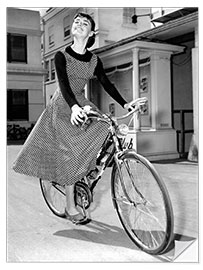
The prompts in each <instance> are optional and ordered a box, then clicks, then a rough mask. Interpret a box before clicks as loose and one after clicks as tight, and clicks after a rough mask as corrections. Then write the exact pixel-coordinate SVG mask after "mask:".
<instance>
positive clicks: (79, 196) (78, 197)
mask: <svg viewBox="0 0 203 270" xmlns="http://www.w3.org/2000/svg"><path fill="white" fill-rule="evenodd" d="M74 199H75V205H76V206H79V207H81V208H82V209H88V208H89V206H90V204H91V202H92V201H93V196H92V192H91V191H90V189H89V187H88V185H87V184H85V183H84V182H81V181H78V182H76V183H75V186H74Z"/></svg>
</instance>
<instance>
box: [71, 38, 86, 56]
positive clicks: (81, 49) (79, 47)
mask: <svg viewBox="0 0 203 270" xmlns="http://www.w3.org/2000/svg"><path fill="white" fill-rule="evenodd" d="M85 47H86V42H78V41H77V42H75V41H74V43H73V44H72V45H71V48H72V49H73V50H74V51H75V52H76V53H78V54H85V53H86V48H85Z"/></svg>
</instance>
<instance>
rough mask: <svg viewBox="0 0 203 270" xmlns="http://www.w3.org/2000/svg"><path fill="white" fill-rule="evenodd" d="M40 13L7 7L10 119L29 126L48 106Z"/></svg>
mask: <svg viewBox="0 0 203 270" xmlns="http://www.w3.org/2000/svg"><path fill="white" fill-rule="evenodd" d="M41 35H42V31H41V29H40V14H39V12H37V11H31V10H24V9H17V8H7V122H8V124H10V125H12V124H18V125H20V127H25V128H28V127H30V126H31V124H35V122H36V121H37V119H38V117H39V116H40V114H41V113H42V111H43V109H44V102H43V101H44V99H43V76H44V75H45V74H46V72H45V70H44V68H43V66H42V60H41Z"/></svg>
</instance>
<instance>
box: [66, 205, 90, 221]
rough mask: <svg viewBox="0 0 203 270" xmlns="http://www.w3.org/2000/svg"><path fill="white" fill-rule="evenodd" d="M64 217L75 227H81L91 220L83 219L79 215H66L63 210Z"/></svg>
mask: <svg viewBox="0 0 203 270" xmlns="http://www.w3.org/2000/svg"><path fill="white" fill-rule="evenodd" d="M65 215H66V218H67V219H68V220H70V221H71V222H72V223H73V224H75V225H79V224H81V225H83V224H87V223H89V222H90V221H91V220H90V219H88V218H87V217H84V216H83V215H82V214H81V213H78V214H75V215H70V214H68V212H67V210H66V209H65Z"/></svg>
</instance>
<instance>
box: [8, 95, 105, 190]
mask: <svg viewBox="0 0 203 270" xmlns="http://www.w3.org/2000/svg"><path fill="white" fill-rule="evenodd" d="M77 100H78V102H79V105H80V106H85V105H90V106H91V107H93V109H96V110H98V109H97V108H96V107H95V105H94V104H93V103H91V102H90V101H89V100H87V99H86V98H85V97H84V95H83V94H81V95H78V96H77ZM70 116H71V110H70V107H69V106H68V104H67V103H66V102H65V100H64V98H63V97H62V94H61V92H60V91H59V90H57V91H56V92H55V94H54V96H53V98H52V100H51V101H50V103H49V105H48V106H47V107H46V109H45V110H44V111H43V113H42V114H41V116H40V117H39V119H38V121H37V123H36V124H35V127H34V128H33V130H32V132H31V133H30V135H29V137H28V138H27V140H26V141H25V143H24V145H23V147H22V149H21V151H20V153H19V154H18V157H17V159H16V161H15V163H14V166H13V169H14V170H15V171H16V172H18V173H22V174H25V175H29V176H35V177H38V178H42V179H44V180H49V181H55V182H57V183H59V184H60V185H62V186H63V185H72V184H74V183H75V182H77V181H78V180H81V179H82V178H83V177H84V176H85V175H86V174H87V173H88V172H89V171H91V170H92V169H94V168H95V166H96V158H97V154H98V152H99V150H100V148H101V146H102V144H103V142H104V141H105V139H106V137H107V135H108V132H109V131H108V125H107V124H106V123H104V122H98V121H97V120H93V121H92V123H91V124H90V125H89V126H88V127H87V128H86V129H81V128H80V126H76V125H72V124H71V122H70Z"/></svg>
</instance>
